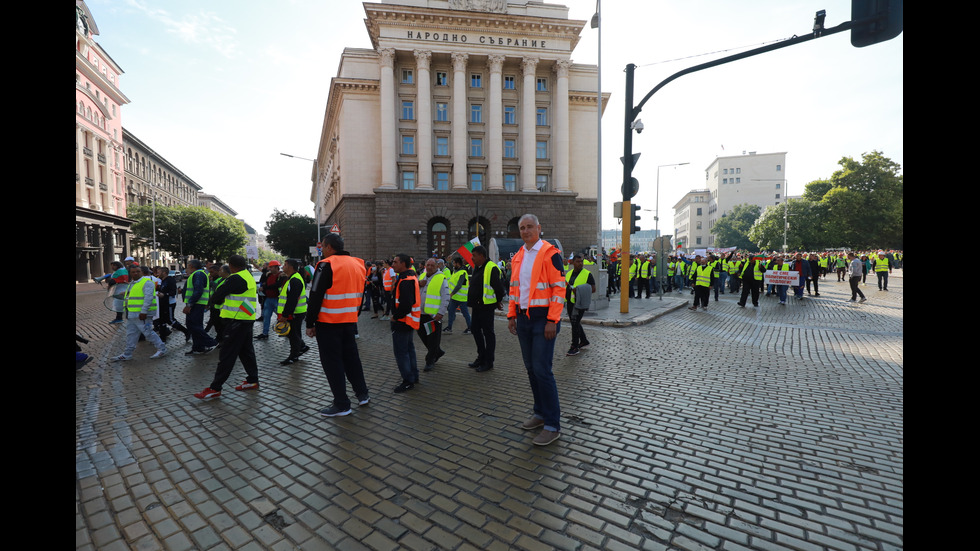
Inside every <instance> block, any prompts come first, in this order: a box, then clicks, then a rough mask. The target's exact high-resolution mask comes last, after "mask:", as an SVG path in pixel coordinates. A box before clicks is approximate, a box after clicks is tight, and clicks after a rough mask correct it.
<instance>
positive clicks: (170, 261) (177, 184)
mask: <svg viewBox="0 0 980 551" xmlns="http://www.w3.org/2000/svg"><path fill="white" fill-rule="evenodd" d="M123 148H124V154H125V159H126V160H125V176H126V204H127V206H128V208H132V207H134V206H145V205H154V204H155V205H156V206H157V207H173V206H183V207H194V206H197V205H198V201H199V200H198V193H199V192H200V191H201V186H199V185H198V184H197V183H196V182H195V181H194V180H191V179H190V178H189V177H187V175H185V174H184V173H183V172H181V171H180V169H178V168H177V167H175V166H174V165H172V164H171V163H170V162H169V161H167V159H165V158H164V157H163V156H162V155H160V154H159V153H157V152H156V151H154V150H153V148H151V147H150V146H148V145H146V144H145V143H144V142H143V141H142V140H140V139H139V138H138V137H136V136H135V135H134V134H133V133H132V132H130V131H129V130H127V129H125V128H124V129H123ZM133 237H134V238H136V239H135V240H134V242H133V247H132V248H133V250H132V256H133V257H134V258H136V260H137V261H138V262H139V263H140V264H151V265H154V266H156V265H160V266H176V265H177V259H175V258H173V255H171V254H170V253H168V252H166V251H160V258H157V259H153V258H152V255H151V251H152V247H150V246H149V242H150V241H152V239H153V238H152V236H150V235H136V236H133Z"/></svg>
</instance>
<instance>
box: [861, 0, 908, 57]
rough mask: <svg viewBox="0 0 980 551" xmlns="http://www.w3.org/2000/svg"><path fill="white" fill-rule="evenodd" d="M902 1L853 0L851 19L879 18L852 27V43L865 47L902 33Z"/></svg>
mask: <svg viewBox="0 0 980 551" xmlns="http://www.w3.org/2000/svg"><path fill="white" fill-rule="evenodd" d="M902 1H903V0H851V21H859V20H861V19H867V18H870V17H877V18H878V19H877V20H876V21H873V22H871V23H867V24H863V25H855V26H854V28H852V29H851V45H852V46H855V47H857V48H863V47H864V46H870V45H872V44H877V43H879V42H884V41H886V40H891V39H893V38H895V37H896V36H898V35H900V34H902V26H903V16H902Z"/></svg>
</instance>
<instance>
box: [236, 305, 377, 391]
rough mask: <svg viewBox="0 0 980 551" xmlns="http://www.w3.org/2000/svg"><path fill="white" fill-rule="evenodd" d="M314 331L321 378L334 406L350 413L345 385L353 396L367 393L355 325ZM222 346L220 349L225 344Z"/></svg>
mask: <svg viewBox="0 0 980 551" xmlns="http://www.w3.org/2000/svg"><path fill="white" fill-rule="evenodd" d="M315 327H316V344H317V347H318V349H319V351H320V363H321V364H322V365H323V374H324V375H326V376H327V382H328V383H329V384H330V392H331V393H332V394H333V405H335V406H337V407H338V408H340V409H341V410H347V409H350V398H348V396H347V381H350V386H351V387H352V388H353V389H354V394H355V395H357V396H364V395H366V394H367V393H368V387H367V382H366V381H365V380H364V368H363V366H362V365H361V355H360V354H359V353H358V351H357V340H356V339H355V337H354V335H356V334H357V324H356V323H322V322H319V321H318V322H316V326H315ZM221 346H222V347H223V346H224V344H222V345H221ZM345 379H346V380H345Z"/></svg>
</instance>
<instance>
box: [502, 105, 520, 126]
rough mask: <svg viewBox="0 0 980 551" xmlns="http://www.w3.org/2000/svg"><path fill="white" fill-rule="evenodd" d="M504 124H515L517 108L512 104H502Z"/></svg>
mask: <svg viewBox="0 0 980 551" xmlns="http://www.w3.org/2000/svg"><path fill="white" fill-rule="evenodd" d="M504 124H517V108H516V107H514V106H513V105H506V106H504Z"/></svg>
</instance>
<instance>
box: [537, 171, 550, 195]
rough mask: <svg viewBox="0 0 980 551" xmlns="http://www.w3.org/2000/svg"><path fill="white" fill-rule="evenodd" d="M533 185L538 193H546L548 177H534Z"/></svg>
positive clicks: (539, 175)
mask: <svg viewBox="0 0 980 551" xmlns="http://www.w3.org/2000/svg"><path fill="white" fill-rule="evenodd" d="M534 185H535V186H537V188H538V191H548V175H547V174H538V175H537V176H535V177H534Z"/></svg>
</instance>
